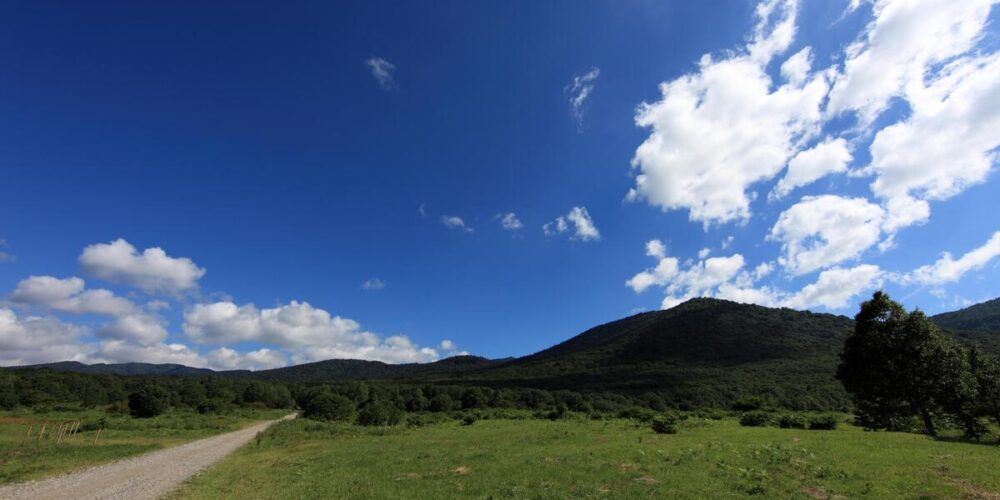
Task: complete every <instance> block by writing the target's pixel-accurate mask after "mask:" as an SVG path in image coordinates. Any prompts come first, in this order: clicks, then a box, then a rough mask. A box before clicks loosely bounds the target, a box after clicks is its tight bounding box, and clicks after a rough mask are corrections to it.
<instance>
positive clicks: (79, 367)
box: [16, 361, 250, 375]
mask: <svg viewBox="0 0 1000 500" xmlns="http://www.w3.org/2000/svg"><path fill="white" fill-rule="evenodd" d="M16 368H49V369H52V370H56V371H64V372H78V373H107V374H112V375H216V374H219V373H222V372H217V371H215V370H210V369H208V368H193V367H190V366H185V365H178V364H172V363H160V364H157V363H112V364H108V363H95V364H92V365H88V364H85V363H80V362H79V361H58V362H55V363H42V364H37V365H25V366H18V367H16ZM243 372H244V373H248V374H249V373H250V372H249V371H245V370H244V371H243ZM229 373H240V372H229Z"/></svg>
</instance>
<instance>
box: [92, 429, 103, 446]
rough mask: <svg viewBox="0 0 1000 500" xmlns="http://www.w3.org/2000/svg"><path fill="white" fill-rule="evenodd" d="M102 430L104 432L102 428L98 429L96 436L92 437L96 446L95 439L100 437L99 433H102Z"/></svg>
mask: <svg viewBox="0 0 1000 500" xmlns="http://www.w3.org/2000/svg"><path fill="white" fill-rule="evenodd" d="M103 430H104V428H103V427H102V428H100V429H97V435H96V436H94V445H97V438H99V437H101V431H103Z"/></svg>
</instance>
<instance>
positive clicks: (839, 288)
mask: <svg viewBox="0 0 1000 500" xmlns="http://www.w3.org/2000/svg"><path fill="white" fill-rule="evenodd" d="M880 277H881V271H880V270H879V268H878V266H874V265H871V264H861V265H859V266H856V267H853V268H850V269H842V268H839V267H835V268H833V269H828V270H826V271H823V272H821V273H819V278H817V280H816V282H815V283H812V284H810V285H806V286H805V287H803V288H802V289H801V290H799V291H798V292H797V293H795V294H792V295H791V296H790V297H788V298H787V299H785V300H783V301H782V305H783V306H785V307H791V308H794V309H808V308H814V307H819V306H822V307H825V308H827V309H840V308H843V307H845V306H847V305H848V302H849V301H850V299H851V298H852V297H856V296H857V295H858V294H860V293H862V292H864V291H867V290H871V289H872V288H876V287H877V286H878V283H879V279H880Z"/></svg>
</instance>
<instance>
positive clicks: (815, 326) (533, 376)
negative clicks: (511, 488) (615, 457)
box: [33, 298, 1000, 406]
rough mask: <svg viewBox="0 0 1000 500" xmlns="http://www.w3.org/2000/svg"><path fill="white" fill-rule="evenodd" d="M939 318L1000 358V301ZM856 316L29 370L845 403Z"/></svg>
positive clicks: (686, 321)
mask: <svg viewBox="0 0 1000 500" xmlns="http://www.w3.org/2000/svg"><path fill="white" fill-rule="evenodd" d="M932 319H933V320H934V321H935V322H937V323H938V324H939V325H940V326H941V327H942V328H943V329H944V330H946V331H947V332H948V333H950V334H951V335H953V336H955V337H956V338H957V339H959V340H960V341H962V342H964V343H967V344H978V345H980V346H981V347H982V348H983V349H984V350H985V351H987V352H992V353H994V354H998V355H1000V299H998V300H992V301H989V302H985V303H983V304H977V305H974V306H971V307H968V308H965V309H962V310H960V311H955V312H950V313H944V314H939V315H936V316H933V317H932ZM852 328H853V321H852V320H851V319H850V318H848V317H846V316H837V315H833V314H821V313H812V312H808V311H796V310H792V309H786V308H781V309H777V308H768V307H763V306H757V305H750V304H741V303H736V302H730V301H725V300H719V299H708V298H701V299H692V300H689V301H687V302H684V303H683V304H680V305H678V306H676V307H674V308H671V309H667V310H662V311H652V312H646V313H641V314H637V315H634V316H630V317H627V318H623V319H620V320H616V321H612V322H610V323H607V324H604V325H600V326H597V327H594V328H591V329H589V330H587V331H585V332H583V333H581V334H579V335H577V336H575V337H572V338H570V339H568V340H566V341H564V342H562V343H560V344H557V345H555V346H552V347H550V348H548V349H545V350H542V351H539V352H537V353H534V354H531V355H528V356H524V357H520V358H508V359H500V360H490V359H486V358H481V357H477V356H456V357H452V358H446V359H442V360H439V361H436V362H433V363H422V364H418V363H411V364H399V365H391V364H387V363H382V362H378V361H363V360H350V359H334V360H326V361H318V362H315V363H306V364H302V365H295V366H288V367H284V368H276V369H272V370H262V371H258V372H248V371H223V372H214V371H212V370H208V369H203V368H190V367H186V366H182V365H153V364H144V363H125V364H118V365H84V364H81V363H75V362H63V363H50V364H46V365H34V366H33V367H35V368H38V367H44V368H51V369H55V370H69V371H81V372H85V373H116V374H121V375H195V376H197V375H220V376H235V377H252V378H258V379H265V380H275V381H287V382H330V381H338V380H399V381H405V382H414V383H424V382H427V383H450V384H469V385H490V386H519V387H537V388H542V389H552V390H561V389H565V390H596V391H610V392H628V393H645V392H656V393H659V394H662V395H664V397H669V398H670V399H671V400H673V401H680V402H684V401H689V402H691V404H692V405H697V404H715V405H719V404H724V402H725V401H731V400H732V399H733V398H735V397H738V396H739V395H740V394H746V393H758V392H769V393H770V394H769V395H770V396H771V397H772V398H773V399H775V400H778V401H785V402H792V403H793V404H799V403H801V404H802V405H804V406H809V402H810V401H821V402H822V404H823V405H825V406H836V405H839V404H845V405H846V404H847V396H846V394H845V393H844V392H843V389H842V387H841V386H840V384H839V383H838V382H837V381H836V380H835V379H834V378H833V373H834V372H835V368H836V365H837V362H838V354H839V352H840V350H841V347H842V346H843V341H844V338H845V336H846V335H847V333H848V332H849V331H850V330H851V329H852Z"/></svg>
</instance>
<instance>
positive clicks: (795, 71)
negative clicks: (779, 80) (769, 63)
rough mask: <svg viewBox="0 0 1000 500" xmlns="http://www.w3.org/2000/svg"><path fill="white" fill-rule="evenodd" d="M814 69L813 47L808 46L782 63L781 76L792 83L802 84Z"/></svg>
mask: <svg viewBox="0 0 1000 500" xmlns="http://www.w3.org/2000/svg"><path fill="white" fill-rule="evenodd" d="M811 69H812V48H810V47H806V48H804V49H802V50H800V51H798V52H797V53H796V54H795V55H793V56H792V57H789V58H788V59H787V60H786V61H785V62H784V63H782V64H781V76H783V77H785V79H786V80H788V83H791V84H792V85H802V84H803V83H804V82H805V81H806V78H807V77H808V76H809V71H810V70H811Z"/></svg>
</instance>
